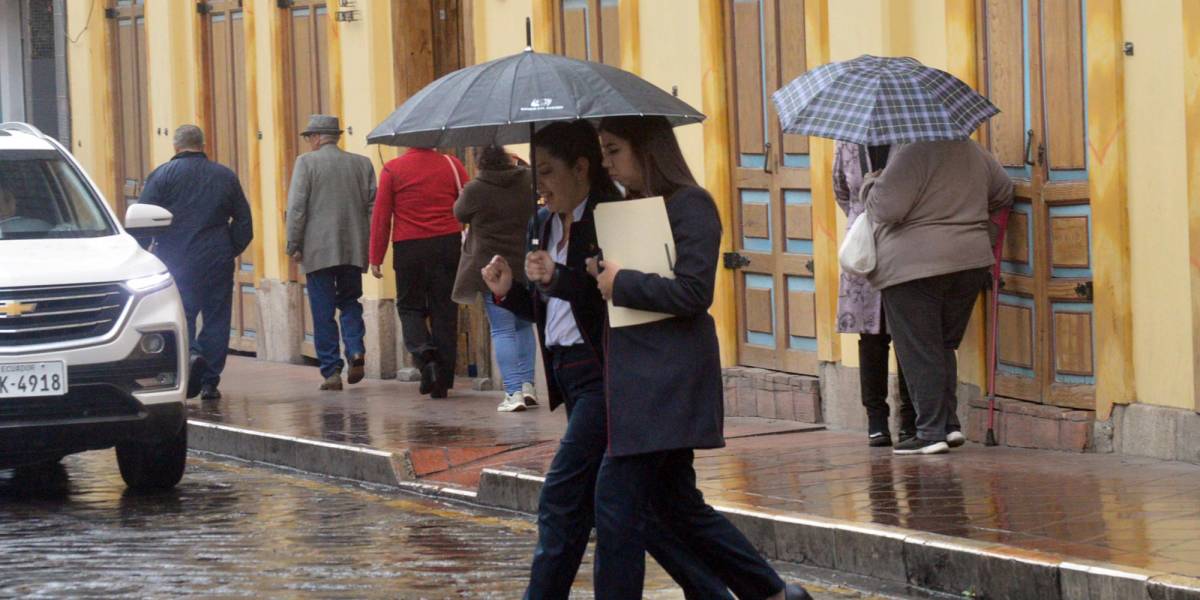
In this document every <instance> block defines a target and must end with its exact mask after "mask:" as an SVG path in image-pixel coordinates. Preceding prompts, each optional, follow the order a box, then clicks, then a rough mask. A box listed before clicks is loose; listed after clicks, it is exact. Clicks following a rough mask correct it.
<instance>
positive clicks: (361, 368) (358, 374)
mask: <svg viewBox="0 0 1200 600" xmlns="http://www.w3.org/2000/svg"><path fill="white" fill-rule="evenodd" d="M366 363H367V359H366V357H365V356H363V355H362V354H355V355H354V356H351V357H350V372H349V373H348V374H347V375H346V381H347V382H348V383H350V384H351V385H353V384H355V383H358V382H360V381H362V380H363V377H364V376H365V375H366V374H367V370H366Z"/></svg>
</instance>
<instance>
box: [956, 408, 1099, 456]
mask: <svg viewBox="0 0 1200 600" xmlns="http://www.w3.org/2000/svg"><path fill="white" fill-rule="evenodd" d="M968 405H969V407H970V408H969V410H970V412H969V413H968V415H967V419H966V420H965V421H964V424H965V433H966V435H967V439H968V440H970V441H972V442H979V443H981V444H982V443H984V441H985V439H986V436H987V425H988V423H987V422H988V402H987V398H972V399H971V400H970V402H968ZM1095 419H1096V413H1095V412H1094V411H1090V410H1076V409H1071V408H1061V407H1058V406H1048V405H1045V404H1038V403H1036V402H1025V401H1022V400H1014V399H1012V398H997V399H996V410H995V416H994V423H993V426H992V431H993V433H994V434H995V438H996V443H997V445H1000V446H1011V447H1014V448H1036V449H1038V450H1065V451H1067V452H1088V451H1092V450H1094V449H1095V445H1094V444H1093V442H1092V439H1093V428H1094V426H1095V425H1094V421H1095Z"/></svg>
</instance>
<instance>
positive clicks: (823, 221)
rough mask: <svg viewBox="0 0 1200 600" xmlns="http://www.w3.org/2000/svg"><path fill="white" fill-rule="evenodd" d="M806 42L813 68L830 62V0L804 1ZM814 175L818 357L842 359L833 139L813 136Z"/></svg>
mask: <svg viewBox="0 0 1200 600" xmlns="http://www.w3.org/2000/svg"><path fill="white" fill-rule="evenodd" d="M804 44H805V54H806V55H807V56H808V64H809V66H810V67H812V66H817V65H823V64H825V63H828V62H829V1H828V0H809V1H808V2H805V3H804ZM809 156H810V160H811V162H810V165H811V166H810V172H811V174H812V183H811V187H812V228H813V276H814V278H815V284H816V290H817V293H816V304H817V358H818V359H819V360H821V361H824V362H838V361H840V359H841V356H842V349H841V342H842V338H841V336H840V335H839V334H838V332H837V300H838V282H839V281H840V279H841V275H840V274H839V271H840V268H841V267H840V265H839V263H838V234H837V230H838V225H837V214H838V208H837V202H835V201H834V197H833V141H832V140H827V139H823V138H818V137H811V138H809Z"/></svg>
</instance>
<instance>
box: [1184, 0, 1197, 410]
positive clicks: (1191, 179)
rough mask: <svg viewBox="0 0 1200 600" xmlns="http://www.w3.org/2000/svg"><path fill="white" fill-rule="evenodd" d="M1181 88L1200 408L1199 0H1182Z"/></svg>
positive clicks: (1194, 351) (1194, 356)
mask: <svg viewBox="0 0 1200 600" xmlns="http://www.w3.org/2000/svg"><path fill="white" fill-rule="evenodd" d="M1183 45H1184V47H1183V50H1184V56H1183V92H1184V108H1185V111H1186V112H1185V116H1186V121H1187V134H1186V138H1187V202H1188V255H1189V258H1190V259H1191V260H1190V261H1189V265H1190V266H1189V271H1190V273H1191V284H1192V286H1191V289H1192V326H1191V329H1190V330H1191V331H1192V371H1193V373H1194V374H1195V376H1194V377H1193V386H1194V392H1193V394H1192V395H1193V401H1194V403H1195V404H1194V408H1195V410H1196V411H1197V412H1200V335H1197V334H1196V331H1195V330H1196V326H1197V324H1200V3H1198V2H1189V1H1185V2H1183Z"/></svg>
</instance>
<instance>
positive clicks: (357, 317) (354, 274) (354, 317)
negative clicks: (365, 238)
mask: <svg viewBox="0 0 1200 600" xmlns="http://www.w3.org/2000/svg"><path fill="white" fill-rule="evenodd" d="M306 277H307V280H308V283H307V284H306V286H307V288H308V304H309V307H311V308H312V320H313V345H314V346H316V347H317V360H318V361H320V363H321V376H322V377H325V378H328V377H330V376H332V375H334V374H335V373H341V372H342V368H343V367H345V366H346V363H345V362H343V361H342V356H341V354H340V353H339V352H338V324H337V321H335V320H334V319H333V316H334V311H335V310H337V311H339V312H341V321H342V332H341V337H342V342H343V343H344V344H345V346H346V356H348V357H349V356H354V355H355V354H365V353H366V346H364V345H363V335H364V334H365V333H366V330H367V328H366V326H365V325H364V324H363V316H362V314H363V309H362V304H359V302H358V299H359V298H361V297H362V269H359V268H358V267H356V266H354V265H338V266H336V267H329V268H327V269H320V270H317V271H313V272H312V273H309V274H308V275H306ZM227 329H228V328H227Z"/></svg>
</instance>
